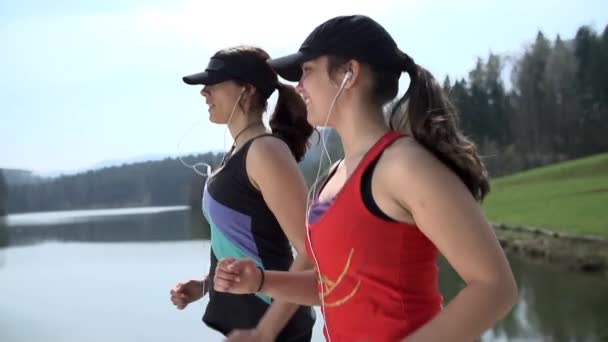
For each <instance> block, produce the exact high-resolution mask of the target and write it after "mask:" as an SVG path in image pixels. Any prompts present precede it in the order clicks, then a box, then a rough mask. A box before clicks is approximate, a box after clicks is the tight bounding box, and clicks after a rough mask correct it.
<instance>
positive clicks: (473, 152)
mask: <svg viewBox="0 0 608 342" xmlns="http://www.w3.org/2000/svg"><path fill="white" fill-rule="evenodd" d="M348 60H349V59H347V58H344V57H340V56H329V64H328V72H329V74H330V75H332V74H333V73H334V72H335V71H336V69H338V68H339V67H341V66H343V65H344V64H345V63H347V62H348ZM402 60H403V63H402V64H403V66H402V68H401V69H403V70H405V71H406V72H407V73H408V74H409V76H410V80H411V81H410V86H409V88H408V90H407V92H406V93H405V95H403V97H402V98H400V99H398V100H397V101H395V99H396V96H397V92H398V90H399V77H400V75H401V71H395V70H394V69H385V68H381V67H377V66H374V65H369V64H368V65H369V66H370V69H371V73H372V88H371V90H370V98H369V100H370V101H371V102H372V103H373V104H374V105H386V104H388V103H389V102H391V101H392V103H391V106H390V109H389V111H388V112H389V117H388V123H389V127H390V128H391V129H395V130H398V131H401V132H403V133H406V134H410V133H411V134H412V135H413V137H414V138H415V139H416V141H418V142H419V143H420V144H422V145H423V146H424V147H425V148H426V149H428V150H429V151H430V152H431V153H433V155H434V156H435V157H436V158H438V159H439V160H440V161H441V162H442V163H444V164H445V165H447V166H448V167H449V168H450V169H451V170H452V171H453V172H455V173H456V174H457V175H458V177H460V179H461V180H462V182H463V183H464V184H465V185H466V186H467V188H468V189H469V191H470V192H471V194H472V195H473V197H474V198H475V199H476V200H478V201H481V200H482V199H483V198H484V196H485V195H486V194H487V193H488V192H489V191H490V183H489V180H488V173H487V171H486V168H485V165H484V164H483V162H482V161H481V158H480V157H479V154H478V152H477V147H476V146H475V144H474V143H473V142H472V141H471V140H469V139H468V138H466V137H465V136H464V134H463V133H462V131H461V130H460V128H459V120H458V112H457V110H456V107H455V106H454V105H453V104H452V102H451V101H450V100H449V99H448V97H447V95H446V94H445V92H444V91H443V89H442V88H441V86H440V85H439V83H438V82H437V81H436V80H435V78H434V77H433V75H432V74H431V73H430V72H429V71H428V70H426V69H424V68H423V67H421V66H419V65H418V64H416V63H414V61H413V60H412V59H411V58H410V57H409V56H407V55H406V54H404V53H403V56H402Z"/></svg>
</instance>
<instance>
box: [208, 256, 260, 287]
mask: <svg viewBox="0 0 608 342" xmlns="http://www.w3.org/2000/svg"><path fill="white" fill-rule="evenodd" d="M213 283H214V289H215V290H216V291H218V292H228V293H233V294H250V293H255V292H257V291H258V289H259V288H260V285H261V283H262V270H260V269H259V268H258V266H257V265H256V263H255V262H254V261H253V260H251V259H235V258H224V259H222V260H220V261H219V262H218V264H217V268H216V270H215V276H214V278H213Z"/></svg>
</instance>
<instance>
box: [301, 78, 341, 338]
mask: <svg viewBox="0 0 608 342" xmlns="http://www.w3.org/2000/svg"><path fill="white" fill-rule="evenodd" d="M351 77H352V73H351V72H350V71H348V72H347V73H346V75H345V76H344V79H343V80H342V84H341V85H340V88H339V89H338V92H337V93H336V96H334V99H333V101H332V102H331V105H330V106H329V111H328V112H327V117H326V118H325V123H324V124H323V127H326V126H327V123H328V122H329V117H330V116H331V114H332V112H333V110H334V106H335V105H336V102H337V101H338V97H339V96H340V94H341V93H342V91H343V90H344V86H346V81H348V80H349V79H350V78H351ZM321 144H322V145H323V148H324V150H325V152H326V154H327V158H328V159H329V161H330V164H329V167H331V158H330V157H329V152H328V151H327V146H326V144H325V138H324V136H323V134H321ZM322 163H323V155H321V157H320V158H319V166H318V167H317V176H316V178H315V181H314V183H313V185H312V188H311V189H310V190H309V191H308V195H307V196H306V197H307V198H306V239H307V240H308V245H309V246H310V251H311V253H310V254H311V255H312V259H313V261H314V263H315V268H316V270H317V277H318V278H317V279H318V281H319V282H320V287H321V312H322V313H323V316H325V290H324V288H323V280H322V279H323V278H322V275H321V270H320V268H319V261H318V260H317V256H316V255H315V252H314V250H313V246H312V241H311V239H310V226H309V221H308V218H309V215H310V207H311V205H312V203H311V202H312V201H314V197H315V194H316V189H317V183H318V181H319V175H320V174H321V165H322ZM311 195H312V196H311ZM325 334H326V335H327V342H331V336H330V335H329V328H328V323H327V321H325Z"/></svg>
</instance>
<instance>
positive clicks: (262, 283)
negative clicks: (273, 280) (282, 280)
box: [255, 266, 264, 292]
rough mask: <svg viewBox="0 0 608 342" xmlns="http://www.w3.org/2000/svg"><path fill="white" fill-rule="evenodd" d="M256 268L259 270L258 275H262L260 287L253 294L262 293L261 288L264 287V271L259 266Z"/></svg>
mask: <svg viewBox="0 0 608 342" xmlns="http://www.w3.org/2000/svg"><path fill="white" fill-rule="evenodd" d="M257 267H258V269H259V270H260V273H261V274H262V279H261V280H260V287H258V290H257V291H255V292H260V291H262V287H264V270H263V269H262V268H261V267H260V266H257Z"/></svg>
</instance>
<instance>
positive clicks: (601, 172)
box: [483, 153, 608, 237]
mask: <svg viewBox="0 0 608 342" xmlns="http://www.w3.org/2000/svg"><path fill="white" fill-rule="evenodd" d="M483 207H484V210H485V211H486V214H487V216H488V218H489V219H490V221H492V222H493V223H504V224H507V225H523V226H532V227H543V228H548V229H552V230H555V231H560V232H567V233H571V234H579V235H580V234H586V235H599V236H605V237H608V153H605V154H600V155H596V156H592V157H588V158H583V159H578V160H574V161H569V162H564V163H559V164H554V165H550V166H546V167H542V168H538V169H533V170H530V171H526V172H522V173H517V174H514V175H511V176H507V177H502V178H497V179H495V180H493V181H492V191H491V192H490V194H489V196H488V197H487V198H486V199H485V200H484V203H483Z"/></svg>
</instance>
